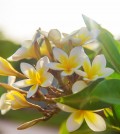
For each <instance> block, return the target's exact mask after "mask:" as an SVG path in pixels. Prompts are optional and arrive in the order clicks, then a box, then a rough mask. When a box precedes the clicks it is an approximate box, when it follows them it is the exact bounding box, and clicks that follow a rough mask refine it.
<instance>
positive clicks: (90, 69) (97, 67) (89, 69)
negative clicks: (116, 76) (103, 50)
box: [75, 54, 114, 81]
mask: <svg viewBox="0 0 120 134" xmlns="http://www.w3.org/2000/svg"><path fill="white" fill-rule="evenodd" d="M83 69H84V71H81V70H76V71H75V72H76V73H77V74H78V75H80V76H83V78H84V80H89V81H93V80H96V79H98V78H105V77H107V76H109V75H111V74H112V73H113V72H114V70H113V69H111V68H108V67H106V59H105V57H104V55H103V54H101V55H97V56H96V57H95V58H94V59H93V62H92V64H91V62H90V59H89V57H88V56H87V55H86V58H85V60H84V62H83Z"/></svg>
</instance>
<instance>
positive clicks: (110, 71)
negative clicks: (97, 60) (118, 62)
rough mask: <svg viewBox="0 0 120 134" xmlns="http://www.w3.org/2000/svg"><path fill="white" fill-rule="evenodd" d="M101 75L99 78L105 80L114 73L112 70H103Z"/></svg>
mask: <svg viewBox="0 0 120 134" xmlns="http://www.w3.org/2000/svg"><path fill="white" fill-rule="evenodd" d="M101 73H102V76H101V77H100V78H105V77H107V76H109V75H111V74H112V73H114V70H113V69H111V68H105V69H104V70H103V71H102V72H101Z"/></svg>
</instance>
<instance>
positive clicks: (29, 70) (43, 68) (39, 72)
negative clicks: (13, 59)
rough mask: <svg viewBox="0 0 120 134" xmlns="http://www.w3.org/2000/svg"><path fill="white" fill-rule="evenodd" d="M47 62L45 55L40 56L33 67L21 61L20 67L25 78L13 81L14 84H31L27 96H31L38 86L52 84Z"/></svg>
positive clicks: (17, 85) (19, 85) (20, 86)
mask: <svg viewBox="0 0 120 134" xmlns="http://www.w3.org/2000/svg"><path fill="white" fill-rule="evenodd" d="M48 63H49V59H48V57H47V56H44V57H43V58H41V59H40V60H39V61H38V62H37V64H36V67H35V68H34V67H33V66H32V65H30V64H28V63H21V65H20V68H21V71H22V72H23V74H24V75H25V76H26V77H27V79H24V80H21V81H18V82H15V83H14V86H16V87H19V88H22V87H28V86H32V87H31V88H30V90H29V91H28V94H27V97H28V98H29V97H31V96H32V95H34V94H35V93H36V91H37V90H38V87H39V86H41V87H48V86H50V85H51V84H52V81H53V75H52V74H51V73H49V72H48V70H49V68H48V67H47V64H48Z"/></svg>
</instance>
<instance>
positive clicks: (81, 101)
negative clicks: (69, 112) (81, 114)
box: [55, 79, 109, 110]
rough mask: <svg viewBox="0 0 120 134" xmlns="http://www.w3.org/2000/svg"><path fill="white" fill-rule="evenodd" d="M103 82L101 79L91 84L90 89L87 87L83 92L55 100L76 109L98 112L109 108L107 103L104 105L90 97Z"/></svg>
mask: <svg viewBox="0 0 120 134" xmlns="http://www.w3.org/2000/svg"><path fill="white" fill-rule="evenodd" d="M102 80H103V79H99V80H97V81H95V82H93V83H91V84H90V85H89V86H88V87H86V88H85V89H84V90H82V91H81V92H78V93H76V94H72V95H69V96H65V97H60V98H57V99H55V101H56V102H59V103H63V104H66V105H68V106H70V107H73V108H76V109H85V110H96V109H101V108H105V107H108V106H109V105H108V104H107V103H103V102H101V101H99V100H96V98H95V97H91V96H90V94H91V92H92V91H93V90H94V88H95V87H96V86H97V84H99V82H100V81H102Z"/></svg>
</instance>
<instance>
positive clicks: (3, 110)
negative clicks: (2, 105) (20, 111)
mask: <svg viewBox="0 0 120 134" xmlns="http://www.w3.org/2000/svg"><path fill="white" fill-rule="evenodd" d="M10 109H11V106H10V105H9V106H8V107H7V108H6V109H1V114H2V115H4V114H6V113H7V112H8V111H9V110H10Z"/></svg>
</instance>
